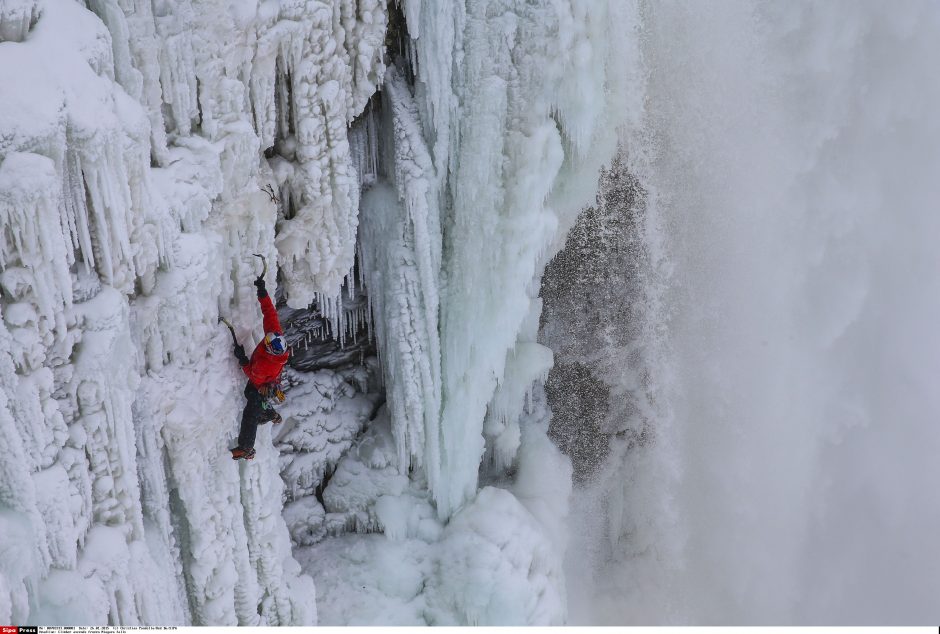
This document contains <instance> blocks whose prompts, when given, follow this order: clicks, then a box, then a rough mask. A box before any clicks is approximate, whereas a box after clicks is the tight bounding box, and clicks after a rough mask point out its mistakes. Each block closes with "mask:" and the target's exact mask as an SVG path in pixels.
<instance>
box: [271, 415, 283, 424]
mask: <svg viewBox="0 0 940 634" xmlns="http://www.w3.org/2000/svg"><path fill="white" fill-rule="evenodd" d="M283 422H284V419H283V418H281V415H280V414H278V413H277V412H274V418H272V419H271V424H272V425H280V424H281V423H283Z"/></svg>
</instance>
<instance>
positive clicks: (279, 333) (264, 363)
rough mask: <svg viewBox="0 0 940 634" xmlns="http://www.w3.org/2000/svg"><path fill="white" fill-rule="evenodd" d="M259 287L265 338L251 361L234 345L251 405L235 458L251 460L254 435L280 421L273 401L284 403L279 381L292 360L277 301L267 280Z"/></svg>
mask: <svg viewBox="0 0 940 634" xmlns="http://www.w3.org/2000/svg"><path fill="white" fill-rule="evenodd" d="M255 286H256V287H258V301H259V302H260V303H261V313H262V314H263V315H264V339H263V340H262V341H261V342H259V343H258V345H257V346H256V347H255V351H254V352H252V353H251V359H249V358H248V356H247V355H246V354H245V348H244V346H242V345H241V344H238V343H236V344H235V356H236V357H237V358H238V364H239V365H240V366H241V367H242V371H243V372H244V373H245V375H246V376H247V377H248V385H246V386H245V398H247V399H248V403H247V404H246V405H245V410H244V411H243V412H242V425H241V430H240V431H239V433H238V446H237V447H235V448H234V449H232V459H233V460H238V459H239V458H244V459H246V460H251V459H252V458H254V456H255V433H256V432H257V431H258V425H262V424H264V423H267V422H269V421H270V422H273V423H274V424H275V425H277V424H279V423H280V422H281V415H280V414H278V413H277V412H276V411H274V408H273V406H272V405H271V403H272V401H277V402H283V400H284V393H283V392H281V388H280V384H279V381H278V379H279V378H280V376H281V370H282V369H284V365H285V364H286V363H287V359H288V357H289V354H288V350H287V342H286V341H285V339H284V331H283V330H282V329H281V322H280V321H279V320H278V318H277V310H275V308H274V302H272V301H271V298H270V297H269V296H268V291H267V289H266V288H265V287H264V277H258V279H256V280H255Z"/></svg>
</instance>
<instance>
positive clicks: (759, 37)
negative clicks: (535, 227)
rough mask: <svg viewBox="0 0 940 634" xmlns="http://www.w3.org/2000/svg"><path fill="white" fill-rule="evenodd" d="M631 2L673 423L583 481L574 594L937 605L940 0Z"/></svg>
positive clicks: (661, 368)
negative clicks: (633, 4)
mask: <svg viewBox="0 0 940 634" xmlns="http://www.w3.org/2000/svg"><path fill="white" fill-rule="evenodd" d="M635 15H636V25H637V26H636V27H635V28H634V29H633V31H632V33H631V36H632V37H636V38H638V41H639V55H638V56H637V59H638V60H639V61H638V62H637V65H636V66H634V67H629V68H627V69H626V70H625V72H628V73H629V74H630V76H631V77H633V78H634V86H633V89H634V94H635V95H636V94H640V95H642V99H636V100H635V101H634V103H642V104H643V105H642V109H641V110H632V111H631V112H628V113H627V115H628V116H627V118H628V120H629V121H630V122H631V123H629V124H628V127H627V132H626V143H625V154H626V162H627V164H628V166H629V169H630V171H631V172H632V173H633V174H634V175H635V176H636V177H637V178H638V180H639V183H640V186H641V187H642V189H643V192H644V196H643V197H642V200H641V201H640V202H639V203H637V204H636V209H635V210H634V213H637V214H641V217H642V222H641V223H639V224H638V226H639V229H637V231H638V232H639V235H640V237H641V238H642V241H643V243H644V245H645V255H644V258H645V259H646V260H648V261H649V262H650V264H649V266H648V267H647V268H646V270H645V272H644V273H643V281H644V285H645V286H644V288H645V291H644V294H643V297H642V300H643V302H644V303H645V305H644V311H643V312H644V320H645V325H643V328H642V332H643V338H644V340H643V342H642V343H643V346H642V349H643V350H644V355H645V364H643V372H644V376H643V377H642V379H643V380H642V384H643V385H644V390H643V394H642V399H641V400H643V402H644V403H645V407H642V408H638V410H637V414H636V416H638V417H645V418H646V419H647V423H648V424H649V425H650V427H651V428H652V429H653V430H654V433H653V436H652V439H651V440H650V441H649V442H646V443H641V444H639V445H634V446H632V447H629V448H628V447H626V446H622V447H617V446H616V443H615V444H614V448H613V449H612V450H611V452H610V454H609V457H608V459H607V461H606V463H605V464H604V465H603V468H602V469H601V471H600V472H599V475H597V476H596V478H595V479H594V480H593V481H592V483H591V484H589V485H587V486H586V487H584V488H583V489H581V490H580V494H578V493H577V492H576V496H575V502H574V503H573V505H574V506H573V508H574V512H573V513H572V517H573V518H575V519H574V520H572V522H573V526H572V534H573V535H574V536H575V537H574V538H573V539H574V541H573V542H572V546H571V549H570V552H569V566H568V568H569V583H568V586H569V588H570V589H571V590H570V592H571V616H572V620H574V621H576V622H594V623H606V622H612V623H613V622H616V623H631V622H632V623H665V622H670V623H696V624H706V623H818V624H825V623H842V624H848V623H865V624H881V623H895V624H899V623H909V624H916V623H920V624H923V623H926V622H936V621H937V620H940V607H938V605H940V604H938V602H937V601H936V598H937V597H938V596H940V543H938V540H937V537H936V536H937V535H940V493H938V489H937V483H938V482H940V467H938V466H937V464H938V461H937V460H936V456H937V455H938V453H940V428H938V427H937V422H938V419H940V389H938V385H937V383H938V378H940V335H938V334H937V326H938V324H940V275H938V265H940V255H938V253H940V251H938V249H937V241H938V239H940V214H938V213H937V212H938V210H937V202H938V200H940V185H938V180H937V177H938V175H940V119H938V117H937V112H938V111H940V76H938V75H937V72H936V60H937V59H938V55H940V5H937V4H936V3H933V2H927V1H914V0H912V1H908V2H902V3H890V4H889V3H878V2H829V3H825V4H818V3H811V2H786V3H784V2H778V3H772V4H769V3H762V4H754V3H749V2H732V1H727V2H721V3H708V4H704V3H687V2H639V3H638V4H637V6H636V14H635ZM578 518H581V519H578ZM579 523H581V524H582V525H581V526H579ZM585 553H589V556H587V557H584V556H583V555H584V554H585ZM591 578H593V581H590V579H591Z"/></svg>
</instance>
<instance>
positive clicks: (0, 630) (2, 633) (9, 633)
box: [0, 625, 20, 634]
mask: <svg viewBox="0 0 940 634" xmlns="http://www.w3.org/2000/svg"><path fill="white" fill-rule="evenodd" d="M19 631H20V628H18V627H14V626H12V625H0V634H18V633H19Z"/></svg>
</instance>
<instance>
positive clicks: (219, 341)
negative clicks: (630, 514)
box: [0, 0, 624, 625]
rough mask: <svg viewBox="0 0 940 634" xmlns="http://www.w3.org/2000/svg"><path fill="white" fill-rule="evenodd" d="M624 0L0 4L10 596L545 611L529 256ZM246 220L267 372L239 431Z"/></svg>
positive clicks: (90, 618) (84, 616) (1, 417)
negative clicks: (259, 288) (267, 410)
mask: <svg viewBox="0 0 940 634" xmlns="http://www.w3.org/2000/svg"><path fill="white" fill-rule="evenodd" d="M618 7H619V5H618V3H617V2H609V3H608V2H602V3H596V2H587V1H585V0H573V1H571V2H563V3H550V2H537V3H531V2H521V1H520V2H508V3H503V2H501V3H497V2H486V1H478V2H477V1H475V2H468V3H452V4H451V3H434V2H424V3H422V2H420V1H417V0H409V1H407V2H403V3H401V5H400V7H399V5H397V4H392V5H390V6H386V5H385V3H384V2H381V1H380V0H366V1H362V0H359V1H355V2H354V1H353V0H330V1H321V0H298V1H294V0H280V1H273V0H267V1H265V2H254V1H252V0H249V1H247V2H241V1H239V2H221V1H219V2H216V1H211V2H195V1H190V0H167V1H161V2H149V1H136V0H126V1H125V0H91V1H89V2H78V3H76V2H73V1H71V0H11V1H7V2H4V3H3V4H2V7H0V85H3V86H6V87H10V88H11V90H6V89H4V91H3V94H2V96H0V288H2V296H0V315H2V321H0V341H2V342H3V345H2V346H0V383H2V389H0V534H2V535H3V544H2V547H0V621H3V622H13V623H39V624H53V623H63V624H64V623H112V624H138V623H140V624H174V623H196V624H244V625H252V624H271V625H277V624H283V625H301V624H312V623H315V622H316V621H317V612H318V608H319V609H320V611H321V612H324V613H326V614H327V616H328V618H327V620H328V621H330V622H342V621H349V620H358V621H368V620H373V621H374V622H379V623H389V622H404V621H409V622H411V621H414V622H424V623H492V624H496V623H510V622H511V623H520V624H521V623H561V622H563V621H564V619H565V600H564V595H565V585H564V574H563V571H562V560H561V553H563V551H564V545H565V535H564V530H563V526H562V523H561V520H562V519H563V517H564V515H565V513H566V508H567V494H568V491H569V490H570V480H569V477H568V473H569V471H568V469H569V468H568V466H567V460H566V459H565V458H564V457H563V456H562V455H561V454H560V452H559V451H558V450H557V449H555V448H554V447H553V446H552V445H551V443H550V442H549V441H548V440H547V436H546V426H547V420H548V411H547V409H546V407H545V405H544V398H543V397H542V395H541V390H540V388H539V387H538V385H539V383H540V381H542V380H543V379H544V377H545V375H546V373H547V372H548V369H549V368H550V367H551V363H552V354H551V351H550V350H548V349H547V348H545V347H544V346H542V345H540V344H538V343H537V342H536V330H537V327H538V315H539V311H540V302H539V300H538V299H537V294H538V277H539V275H540V272H541V270H542V268H543V267H544V265H545V262H546V261H547V259H548V258H549V257H550V255H551V254H552V253H553V252H554V250H556V249H557V248H558V246H559V245H560V243H561V238H562V236H563V235H564V232H565V230H566V229H567V227H568V226H570V225H571V224H572V223H573V221H574V218H575V216H576V215H577V213H578V212H579V210H580V209H581V208H582V206H583V205H584V204H586V203H587V202H589V201H590V200H591V198H592V196H593V191H594V187H595V184H596V177H597V173H598V170H599V168H600V166H601V165H602V164H603V163H604V162H605V161H606V160H607V159H609V157H610V156H611V155H612V153H613V151H614V149H615V147H616V143H615V136H614V135H610V134H609V131H610V129H612V128H613V127H614V126H615V124H616V120H615V118H616V116H617V115H616V113H615V112H614V109H613V108H614V105H615V104H617V103H618V101H617V97H618V96H619V95H620V94H621V93H622V89H623V83H624V82H622V81H620V79H619V76H618V74H616V73H614V72H612V69H613V68H614V63H613V62H614V61H615V60H617V59H620V57H621V55H622V51H621V47H620V45H619V44H617V42H618V41H621V40H620V39H619V38H617V37H615V33H614V32H613V29H614V26H615V25H616V24H618V23H620V22H621V20H619V16H618V15H617V14H618V11H619V8H618ZM390 21H391V26H390ZM605 96H606V97H605ZM608 97H610V98H608ZM256 253H257V254H262V255H264V256H266V257H267V259H268V261H269V262H272V263H273V262H276V263H277V267H276V268H275V267H273V266H272V267H271V269H270V270H269V272H268V276H267V277H268V279H267V281H268V284H269V288H275V286H276V288H277V296H278V298H279V300H280V302H281V312H282V319H283V320H284V321H285V323H286V324H287V328H288V333H287V334H288V338H289V340H290V342H291V344H292V348H293V359H292V362H291V366H292V368H291V369H290V370H289V371H288V372H287V376H286V378H287V384H288V387H289V390H288V393H289V401H288V404H287V405H286V406H285V408H284V409H283V411H282V414H283V415H284V418H285V423H284V425H283V426H282V428H277V429H271V428H270V427H268V426H266V427H262V428H261V429H260V431H259V438H258V444H257V447H258V455H257V458H256V459H255V460H254V461H252V462H248V463H235V462H233V461H232V460H231V459H230V456H229V454H228V451H227V449H228V447H230V446H232V444H233V442H234V440H233V439H234V435H235V433H236V431H237V425H238V420H239V415H240V410H241V406H242V403H243V400H242V396H241V387H242V377H241V375H240V373H239V372H238V369H237V365H236V364H235V362H234V359H233V358H232V356H231V354H230V347H231V344H230V341H229V339H228V333H227V332H226V331H225V329H224V328H221V327H220V326H219V324H218V321H219V318H220V317H225V318H228V319H230V320H232V321H233V322H234V324H235V327H236V331H237V335H238V336H239V338H240V339H242V341H243V342H245V343H248V344H250V343H251V342H252V341H256V340H257V339H258V337H259V336H260V335H261V332H260V330H259V329H260V318H259V313H258V310H257V307H256V303H255V300H254V297H253V292H252V288H251V285H250V284H251V280H252V279H253V278H254V276H255V275H257V274H258V272H259V268H258V264H259V263H258V260H257V259H255V258H254V257H253V254H256ZM547 464H548V465H555V467H554V468H553V474H554V477H553V478H549V479H546V478H544V477H542V476H541V475H540V470H541V469H542V468H543V467H544V466H545V465H547ZM292 547H294V549H295V550H293V551H292ZM395 549H399V550H400V551H401V552H402V553H407V555H408V556H407V557H406V560H407V561H410V562H411V563H410V564H409V565H406V566H399V567H398V570H397V571H396V572H397V574H398V575H400V576H401V575H404V576H406V577H407V579H408V582H407V583H401V584H399V583H397V582H396V583H392V582H390V581H389V579H387V578H383V577H382V575H381V574H380V573H382V572H383V571H384V572H388V571H385V570H384V568H383V565H384V566H386V567H387V564H382V561H388V560H389V557H394V555H389V554H388V553H394V552H396V550H395ZM373 550H374V551H375V552H372V551H373ZM363 552H365V553H369V554H368V555H366V556H363V555H362V553H363ZM295 554H296V557H297V558H296V559H295ZM301 563H302V564H303V565H304V569H303V570H302V569H301V565H300V564H301ZM337 572H339V575H340V577H341V578H340V579H337V580H331V579H329V575H331V574H336V573H337ZM360 577H362V578H365V579H369V580H370V581H369V583H370V584H371V585H370V586H369V588H368V589H366V585H363V584H359V583H358V580H359V578H360ZM314 578H315V579H317V581H318V585H319V587H315V585H314V581H313V579H314ZM343 583H346V584H348V585H349V586H350V588H351V589H350V590H349V591H348V592H345V593H343V588H344V587H345V586H343V585H342V584H343ZM376 584H378V586H380V587H378V588H375V587H373V586H376ZM367 585H368V584H367ZM352 586H355V588H354V589H352ZM468 587H470V588H476V591H474V592H468V591H467V588H468ZM402 588H404V592H405V594H406V595H407V596H402V595H400V593H401V592H402V591H403V590H402ZM409 588H410V589H409ZM361 590H364V592H366V593H367V592H371V591H375V592H376V593H377V594H378V595H380V596H381V598H382V600H381V602H379V603H377V604H376V605H379V606H381V607H384V608H387V609H384V610H382V611H377V612H376V613H375V614H373V615H369V614H363V613H362V612H361V611H356V612H355V613H352V614H345V613H344V611H345V610H347V609H348V606H349V605H353V606H357V605H358V604H357V602H361V601H362V599H363V597H362V596H361V595H363V592H362V591H361ZM357 593H358V594H357ZM357 610H358V608H357Z"/></svg>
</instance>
